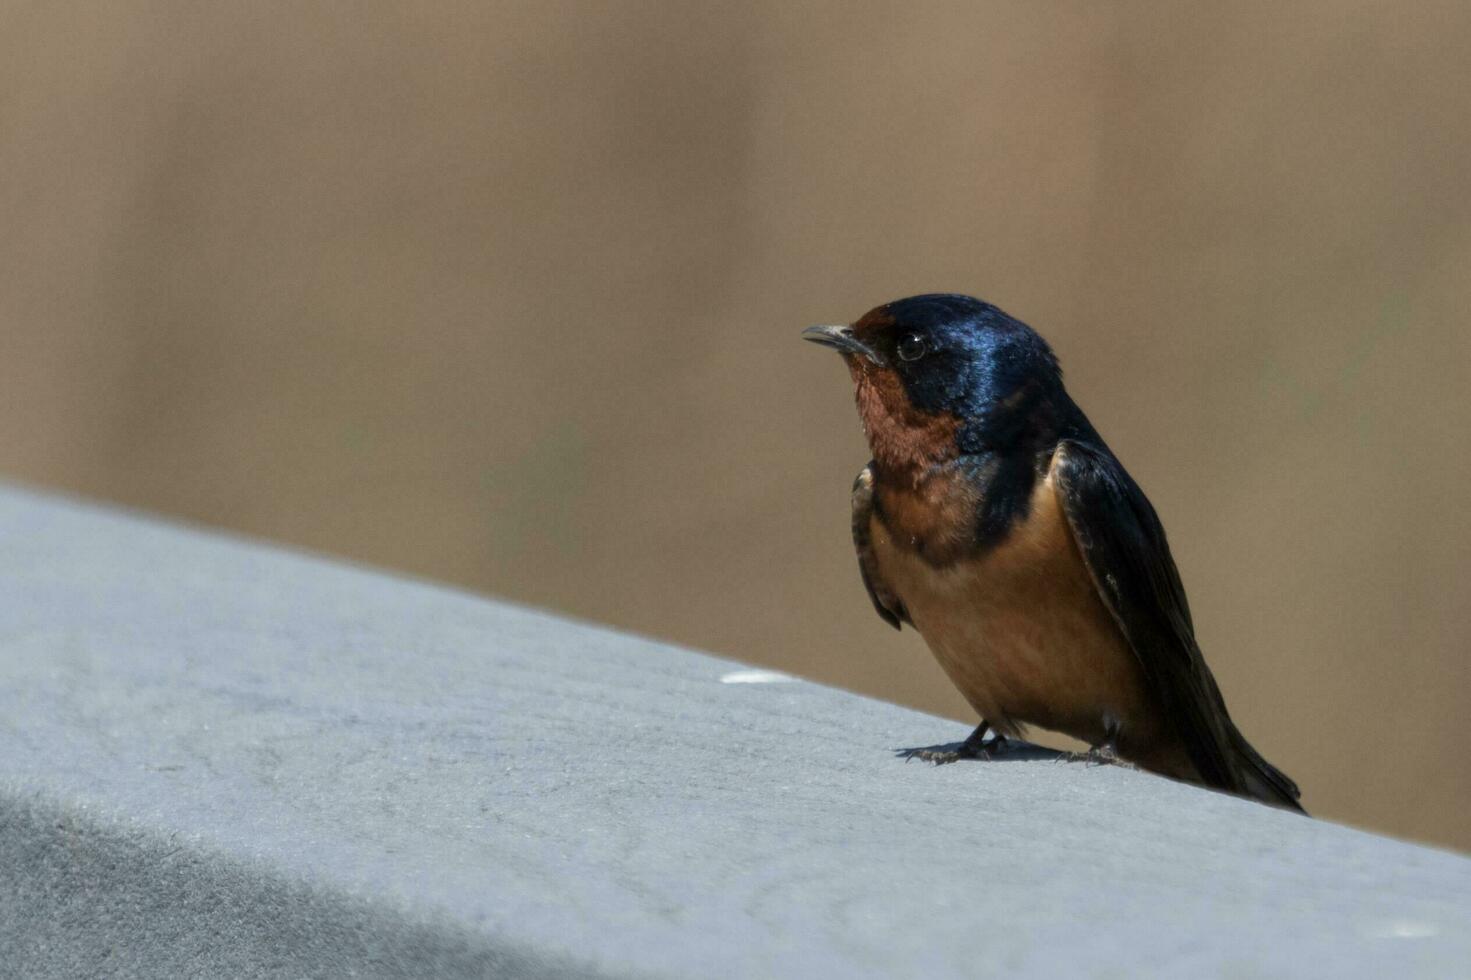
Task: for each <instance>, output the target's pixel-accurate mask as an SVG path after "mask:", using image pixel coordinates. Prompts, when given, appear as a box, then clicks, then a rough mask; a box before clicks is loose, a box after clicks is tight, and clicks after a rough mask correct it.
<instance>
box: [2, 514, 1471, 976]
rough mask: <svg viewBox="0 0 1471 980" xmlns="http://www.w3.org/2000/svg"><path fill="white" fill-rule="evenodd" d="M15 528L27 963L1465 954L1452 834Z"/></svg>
mask: <svg viewBox="0 0 1471 980" xmlns="http://www.w3.org/2000/svg"><path fill="white" fill-rule="evenodd" d="M0 549H3V550H0V554H3V555H4V556H5V557H4V561H3V562H0V964H4V967H3V968H0V972H4V973H6V974H7V975H16V976H26V977H53V976H54V977H63V976H64V977H76V976H156V975H168V976H283V977H285V976H291V977H299V976H347V975H355V976H428V975H435V976H492V975H494V976H568V975H597V976H632V975H663V976H834V977H861V976H925V977H932V976H933V977H944V976H978V975H992V974H1007V975H1012V974H1017V973H1020V974H1022V975H1041V976H1063V975H1067V976H1084V975H1086V976H1121V975H1129V976H1137V975H1141V974H1156V975H1160V976H1176V977H1178V976H1188V975H1212V976H1222V975H1229V976H1286V975H1291V976H1332V977H1344V976H1383V975H1387V974H1388V975H1395V976H1453V975H1459V974H1461V973H1462V972H1463V971H1464V969H1465V967H1466V964H1467V963H1471V860H1467V859H1465V858H1461V857H1458V856H1455V855H1451V854H1447V853H1442V852H1438V851H1434V850H1430V849H1426V848H1421V847H1414V846H1411V845H1407V844H1403V843H1399V842H1396V841H1391V840H1386V839H1383V838H1378V837H1374V836H1372V835H1368V834H1364V833H1359V832H1356V831H1353V830H1349V829H1346V828H1343V827H1337V826H1333V825H1331V824H1327V823H1324V822H1321V821H1311V820H1305V819H1301V818H1298V817H1294V816H1291V815H1288V814H1285V813H1280V812H1277V811H1274V810H1270V809H1267V808H1265V807H1261V806H1256V805H1254V804H1250V803H1246V802H1243V801H1239V800H1234V799H1230V798H1227V797H1223V796H1218V795H1215V794H1211V793H1206V792H1202V791H1198V790H1194V789H1191V788H1188V787H1184V786H1179V785H1176V784H1173V783H1170V782H1167V781H1165V780H1161V779H1156V778H1153V777H1149V776H1145V775H1140V774H1138V773H1133V772H1129V771H1126V770H1123V769H1118V768H1112V767H1085V766H1081V765H1066V764H1059V763H1057V762H1053V761H1048V760H1046V759H1039V758H1034V757H1031V756H1025V755H1024V757H1023V758H1021V759H1018V760H1015V761H1009V762H1007V761H1003V762H995V763H979V764H960V765H953V766H946V767H943V768H938V769H936V768H932V767H930V766H926V765H920V764H909V765H905V764H903V763H901V762H898V761H896V760H895V759H894V758H893V756H892V753H891V750H892V749H894V748H896V747H901V746H912V745H922V744H928V743H932V742H936V741H943V740H945V739H946V738H959V737H961V736H963V735H964V734H965V729H964V727H963V726H960V725H957V724H955V723H954V722H948V721H942V720H939V719H935V718H931V717H927V716H924V715H921V714H917V713H915V712H911V711H906V710H903V709H900V708H897V707H894V706H892V705H887V704H882V703H879V702H875V701H870V700H866V699H863V698H858V697H855V696H852V695H849V694H844V693H841V692H838V691H834V690H830V689H827V688H823V687H819V686H817V685H813V684H808V683H804V682H800V681H786V682H783V681H775V682H773V681H770V680H769V679H768V680H767V681H766V682H756V683H741V682H739V681H741V680H742V677H741V676H740V675H739V673H738V672H739V671H741V670H742V668H740V666H739V665H736V664H732V663H729V662H726V661H720V660H716V659H713V658H710V657H706V656H702V655H699V654H695V653H691V652H688V651H683V650H677V649H673V648H670V647H668V646H663V645H659V644H654V643H650V642H648V641H645V640H641V639H637V638H634V637H629V636H623V635H619V634H616V633H612V632H608V631H606V630H600V629H593V628H589V627H586V626H581V625H576V624H571V623H567V622H564V621H561V620H558V619H555V618H552V617H549V616H544V615H540V614H537V613H533V612H528V611H525V610H522V609H517V608H511V607H507V606H504V605H500V604H497V603H493V602H488V601H485V600H483V599H478V598H474V597H471V596H467V595H463V594H458V593H455V592H452V591H449V590H446V589H441V588H436V587H430V586H426V585H423V584H419V583H414V582H406V581H403V580H401V579H395V578H391V577H388V576H384V575H379V574H374V573H369V572H364V571H360V570H356V569H352V568H347V567H343V566H340V565H334V564H331V563H328V562H324V561H320V560H316V559H312V558H307V557H302V556H298V555H292V554H288V553H285V552H281V551H276V550H272V549H267V548H263V547H258V546H255V545H251V544H246V543H241V542H238V541H233V540H228V539H225V538H222V537H218V536H213V535H207V534H201V533H198V532H193V531H188V530H182V529H178V528H174V527H170V526H167V525H163V524H160V523H156V522H152V521H148V520H144V519H140V518H137V517H130V516H122V515H117V514H112V513H108V512H105V511H101V510H97V509H93V508H90V507H86V506H83V505H79V504H76V503H72V502H67V501H61V500H56V499H51V498H46V497H42V496H38V495H34V494H30V493H26V492H22V491H18V490H0ZM733 674H735V675H736V676H734V677H733V676H731V675H733ZM744 679H745V680H751V679H752V678H750V677H749V676H748V677H746V678H744Z"/></svg>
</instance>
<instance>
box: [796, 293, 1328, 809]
mask: <svg viewBox="0 0 1471 980" xmlns="http://www.w3.org/2000/svg"><path fill="white" fill-rule="evenodd" d="M802 337H803V338H804V339H806V340H810V341H813V342H815V343H817V344H821V345H823V346H825V347H830V348H833V349H834V350H836V351H837V352H838V353H839V354H841V355H842V358H843V360H844V361H845V362H846V365H847V368H848V372H849V374H850V375H851V378H852V381H853V384H854V397H855V401H856V403H857V407H858V415H859V419H860V421H861V422H862V425H863V432H864V435H865V436H866V438H867V442H868V446H869V450H870V452H871V453H872V459H871V460H870V462H869V463H868V465H867V466H865V467H864V468H863V470H862V471H861V472H860V473H859V474H858V478H857V479H856V480H855V481H854V484H853V491H852V533H853V544H854V548H855V549H856V551H857V554H858V569H859V576H860V578H861V580H862V582H863V585H864V587H865V588H866V589H867V591H868V595H869V598H870V599H871V600H872V602H873V607H874V609H875V610H876V611H877V612H878V615H879V617H880V618H882V619H883V620H884V621H885V622H887V623H888V624H889V625H890V626H893V627H894V628H896V629H900V628H902V627H903V626H906V625H907V626H911V627H912V628H914V629H915V630H917V631H918V632H919V634H920V635H921V636H922V637H923V638H924V640H925V643H926V645H927V646H928V647H929V649H930V651H931V652H932V653H933V654H934V656H935V659H936V660H938V661H939V664H940V666H941V667H942V668H943V669H944V671H945V673H946V674H947V675H948V676H949V678H950V680H951V681H952V682H953V683H954V684H955V686H956V687H957V688H958V689H959V691H960V693H961V694H962V695H963V696H964V697H965V699H966V700H967V701H968V702H969V703H970V705H971V707H972V708H973V709H974V710H975V712H976V714H977V715H978V716H979V718H980V724H979V725H977V726H976V729H975V731H973V732H972V733H971V735H970V736H969V737H968V738H966V739H965V741H964V742H963V743H960V744H959V746H931V747H928V748H925V749H910V750H905V751H903V752H902V753H901V754H903V755H905V756H907V757H918V758H922V759H927V760H930V761H933V762H936V763H944V762H951V761H955V760H956V759H962V758H990V757H994V755H995V754H996V753H997V752H998V751H999V749H1000V748H1002V747H1004V746H1005V740H1006V739H1008V738H1020V737H1021V736H1022V734H1023V733H1024V732H1025V731H1026V729H1027V728H1028V727H1029V726H1038V727H1042V728H1046V729H1050V730H1053V731H1057V732H1062V733H1064V734H1066V735H1069V736H1071V737H1073V738H1075V739H1078V740H1080V741H1081V742H1083V743H1085V744H1087V745H1089V746H1091V748H1090V750H1089V756H1090V757H1092V758H1094V759H1097V760H1099V761H1115V762H1122V763H1125V764H1131V765H1133V766H1135V767H1137V768H1139V769H1143V770H1147V771H1150V772H1153V773H1157V774H1160V775H1163V776H1167V777H1170V778H1172V779H1175V780H1178V781H1182V782H1188V783H1194V784H1197V785H1201V786H1205V787H1208V788H1211V789H1214V790H1219V791H1222V792H1226V793H1230V794H1234V795H1236V796H1240V797H1245V798H1247V799H1252V800H1256V801H1259V802H1262V803H1266V804H1269V805H1272V806H1276V807H1280V808H1283V809H1286V810H1294V811H1299V812H1306V811H1304V810H1303V808H1302V805H1301V803H1300V802H1299V799H1300V796H1301V793H1300V791H1299V790H1298V787H1297V784H1295V783H1294V782H1293V781H1292V780H1291V779H1289V778H1288V777H1287V776H1286V775H1284V774H1283V773H1282V772H1281V771H1280V770H1279V769H1277V768H1276V767H1274V766H1273V765H1271V764H1270V763H1269V762H1267V760H1266V759H1265V758H1263V757H1262V755H1261V754H1260V753H1259V752H1257V751H1256V749H1254V748H1252V746H1251V744H1250V743H1249V742H1248V741H1247V740H1246V738H1245V737H1244V736H1243V735H1242V734H1241V731H1240V729H1238V728H1237V727H1236V725H1235V723H1234V722H1233V721H1232V720H1231V716H1230V714H1229V713H1228V712H1227V710H1226V703H1225V700H1224V698H1223V697H1222V695H1221V690H1220V687H1219V686H1218V685H1217V683H1216V680H1215V677H1214V676H1213V675H1212V674H1211V671H1210V668H1209V667H1207V666H1206V663H1205V659H1204V657H1203V655H1202V654H1201V650H1200V645H1199V643H1198V642H1197V641H1196V636H1195V626H1194V623H1193V621H1192V619H1191V616H1190V606H1189V603H1188V601H1187V600H1186V597H1185V589H1184V586H1183V585H1182V583H1181V579H1180V574H1179V571H1178V570H1177V568H1176V566H1175V561H1174V558H1173V557H1172V555H1171V553H1170V547H1169V544H1168V542H1167V541H1166V538H1165V531H1164V527H1163V526H1162V525H1161V523H1160V520H1159V517H1158V516H1157V514H1156V513H1155V510H1154V507H1153V506H1152V505H1151V504H1150V502H1149V499H1148V498H1147V497H1146V496H1145V495H1144V492H1143V491H1142V490H1141V489H1140V488H1139V485H1138V484H1137V483H1135V481H1134V479H1133V477H1131V476H1130V475H1129V473H1128V471H1127V470H1126V469H1124V466H1123V464H1122V463H1121V462H1119V459H1118V457H1117V456H1115V455H1114V453H1113V451H1112V450H1111V449H1109V447H1108V445H1107V444H1106V443H1105V442H1104V441H1103V439H1102V437H1101V436H1100V435H1099V434H1098V431H1097V430H1096V429H1095V428H1094V427H1093V425H1092V423H1091V422H1089V420H1088V417H1087V416H1086V415H1085V414H1084V413H1083V411H1082V409H1081V408H1079V407H1078V405H1077V404H1076V403H1075V402H1074V401H1073V399H1072V397H1071V396H1070V395H1069V394H1068V391H1067V389H1066V388H1065V387H1064V385H1063V378H1062V369H1061V367H1060V365H1059V363H1058V359H1057V356H1056V355H1055V354H1054V353H1053V351H1052V348H1051V347H1050V346H1049V345H1048V343H1047V342H1046V341H1045V340H1044V339H1043V338H1042V337H1041V336H1040V335H1039V334H1038V333H1037V332H1036V331H1035V330H1033V329H1032V328H1031V327H1029V326H1027V325H1026V324H1025V323H1023V322H1022V321H1021V320H1018V319H1016V318H1015V317H1012V316H1010V315H1009V314H1007V313H1005V312H1003V311H1002V310H1000V309H999V308H997V307H996V306H994V305H992V304H990V303H987V302H984V301H982V300H979V299H976V298H974V297H971V296H965V295H960V294H953V293H932V294H926V295H922V296H911V297H908V298H905V299H900V300H895V301H894V302H891V303H886V304H884V305H882V306H879V307H876V308H874V309H873V310H870V311H869V312H868V313H866V314H864V315H863V316H862V317H861V318H859V319H858V320H857V321H855V322H854V323H852V324H848V325H837V326H827V325H824V326H815V327H809V328H808V329H806V330H804V331H803V332H802ZM988 732H990V733H992V734H993V737H992V738H990V739H987V738H986V735H987V733H988Z"/></svg>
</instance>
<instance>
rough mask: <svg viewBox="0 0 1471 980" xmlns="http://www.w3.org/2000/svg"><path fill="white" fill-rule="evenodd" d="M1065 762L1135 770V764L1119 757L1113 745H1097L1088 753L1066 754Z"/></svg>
mask: <svg viewBox="0 0 1471 980" xmlns="http://www.w3.org/2000/svg"><path fill="white" fill-rule="evenodd" d="M1061 758H1062V761H1063V762H1081V763H1083V765H1085V766H1123V767H1124V768H1126V769H1133V768H1134V764H1133V763H1132V762H1129V761H1128V760H1127V759H1125V758H1124V757H1123V756H1121V755H1119V752H1118V749H1116V748H1114V746H1112V745H1095V746H1093V747H1092V748H1091V749H1089V750H1088V751H1087V752H1064V753H1063V754H1062V756H1061Z"/></svg>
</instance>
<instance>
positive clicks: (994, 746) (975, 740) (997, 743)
mask: <svg viewBox="0 0 1471 980" xmlns="http://www.w3.org/2000/svg"><path fill="white" fill-rule="evenodd" d="M990 730H991V723H990V722H986V721H983V722H981V723H980V724H979V725H977V726H976V730H975V731H973V732H971V733H970V734H969V735H967V736H966V738H965V741H964V742H961V743H960V744H959V745H956V744H955V743H951V744H949V745H929V746H926V747H924V748H922V749H900V750H899V751H898V756H899V758H901V759H904V760H906V761H907V760H909V759H922V760H924V761H925V762H933V763H934V764H935V765H937V766H942V765H944V764H945V763H947V762H959V761H960V760H961V759H991V758H994V757H995V756H996V753H997V752H998V751H1000V750H1001V748H1002V746H1003V745H1004V743H1005V742H1006V736H1005V735H1002V734H1001V733H1000V732H997V733H996V734H995V735H994V737H992V739H991V740H990V741H989V742H988V741H986V733H987V732H988V731H990Z"/></svg>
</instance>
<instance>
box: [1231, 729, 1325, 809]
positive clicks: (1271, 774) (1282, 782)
mask: <svg viewBox="0 0 1471 980" xmlns="http://www.w3.org/2000/svg"><path fill="white" fill-rule="evenodd" d="M1227 724H1228V726H1229V728H1230V733H1229V734H1230V738H1231V747H1232V749H1234V750H1235V754H1236V760H1237V762H1238V763H1239V765H1240V772H1241V777H1242V781H1243V782H1245V783H1246V789H1247V792H1248V793H1250V794H1251V796H1252V797H1254V798H1256V799H1258V800H1261V801H1262V802H1263V803H1266V804H1269V805H1271V806H1279V807H1281V808H1282V809H1284V810H1295V811H1297V812H1298V813H1301V814H1304V815H1306V814H1307V811H1306V810H1304V809H1303V808H1302V804H1301V803H1299V802H1297V801H1298V798H1299V797H1301V796H1302V791H1301V790H1299V789H1298V788H1297V784H1296V783H1294V782H1293V781H1292V780H1290V779H1288V778H1287V774H1286V773H1284V772H1282V770H1280V769H1278V768H1277V767H1276V766H1274V765H1272V764H1271V763H1270V762H1268V761H1267V760H1266V759H1263V758H1262V756H1261V753H1260V752H1258V751H1257V750H1256V749H1254V748H1252V747H1251V743H1250V742H1248V741H1247V740H1246V736H1244V735H1242V734H1241V733H1240V732H1239V731H1237V730H1236V726H1235V725H1231V724H1230V723H1229V722H1228V723H1227Z"/></svg>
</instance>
